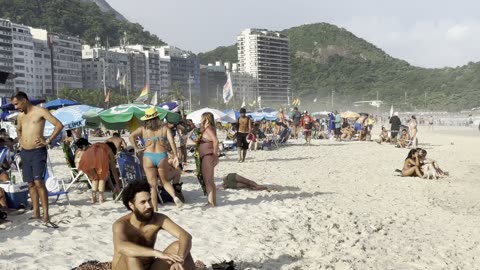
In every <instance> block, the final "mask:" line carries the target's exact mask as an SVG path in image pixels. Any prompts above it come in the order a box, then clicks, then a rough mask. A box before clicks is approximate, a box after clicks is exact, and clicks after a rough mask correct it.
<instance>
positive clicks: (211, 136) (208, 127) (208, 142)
mask: <svg viewBox="0 0 480 270" xmlns="http://www.w3.org/2000/svg"><path fill="white" fill-rule="evenodd" d="M200 132H201V133H202V136H201V139H200V143H199V145H198V152H199V155H200V160H201V164H202V176H203V180H204V181H205V187H206V190H207V198H208V205H209V206H212V207H214V206H215V205H216V204H217V195H216V190H215V189H216V187H215V183H214V178H213V177H214V171H215V166H217V164H218V138H217V132H216V130H215V121H214V119H213V114H212V113H210V112H206V113H204V114H202V120H201V127H200Z"/></svg>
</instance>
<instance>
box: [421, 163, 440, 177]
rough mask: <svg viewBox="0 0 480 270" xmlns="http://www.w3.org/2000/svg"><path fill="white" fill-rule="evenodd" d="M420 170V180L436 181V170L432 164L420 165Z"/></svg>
mask: <svg viewBox="0 0 480 270" xmlns="http://www.w3.org/2000/svg"><path fill="white" fill-rule="evenodd" d="M421 170H422V172H423V176H422V178H425V179H434V180H437V179H438V176H437V170H435V168H434V167H433V165H432V164H428V163H427V164H424V165H422V168H421Z"/></svg>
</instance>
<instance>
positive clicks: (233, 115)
mask: <svg viewBox="0 0 480 270" xmlns="http://www.w3.org/2000/svg"><path fill="white" fill-rule="evenodd" d="M223 113H224V114H226V115H228V116H230V118H232V119H238V118H240V112H238V111H234V110H228V109H227V110H224V111H223Z"/></svg>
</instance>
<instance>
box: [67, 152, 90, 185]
mask: <svg viewBox="0 0 480 270" xmlns="http://www.w3.org/2000/svg"><path fill="white" fill-rule="evenodd" d="M62 150H63V154H64V155H65V161H66V163H67V166H68V169H69V173H70V177H71V178H72V180H71V181H70V183H69V184H68V186H67V187H66V191H69V190H70V188H71V187H72V186H73V184H75V183H76V182H77V181H78V182H80V183H82V182H85V181H86V182H87V183H88V185H89V186H90V187H91V186H92V181H90V178H88V176H87V175H86V174H85V173H84V172H83V171H81V170H79V169H78V168H76V167H75V155H74V151H73V149H72V147H71V145H70V144H69V143H65V142H64V143H63V144H62Z"/></svg>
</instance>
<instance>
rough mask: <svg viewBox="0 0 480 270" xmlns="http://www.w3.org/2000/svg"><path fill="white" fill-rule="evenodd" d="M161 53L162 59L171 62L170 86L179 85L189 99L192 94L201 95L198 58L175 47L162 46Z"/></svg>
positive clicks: (193, 95) (194, 95)
mask: <svg viewBox="0 0 480 270" xmlns="http://www.w3.org/2000/svg"><path fill="white" fill-rule="evenodd" d="M159 52H160V56H161V57H162V59H168V60H169V62H170V74H169V83H170V86H171V85H173V84H177V85H179V86H180V87H181V89H182V91H183V95H184V96H185V97H186V98H188V99H189V97H190V94H191V95H192V97H198V96H199V95H200V61H199V60H198V58H197V56H196V55H195V54H193V53H192V52H189V51H184V50H182V49H180V48H177V47H175V46H161V47H159ZM169 90H170V89H169ZM163 94H168V92H164V93H163ZM192 103H193V101H192ZM197 104H198V101H197Z"/></svg>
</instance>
